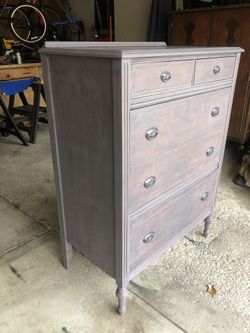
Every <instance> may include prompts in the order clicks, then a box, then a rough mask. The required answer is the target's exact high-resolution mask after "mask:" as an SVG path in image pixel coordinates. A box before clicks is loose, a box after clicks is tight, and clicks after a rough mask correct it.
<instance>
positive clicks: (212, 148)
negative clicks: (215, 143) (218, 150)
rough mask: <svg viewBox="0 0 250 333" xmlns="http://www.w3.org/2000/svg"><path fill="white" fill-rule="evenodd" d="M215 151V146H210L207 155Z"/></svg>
mask: <svg viewBox="0 0 250 333" xmlns="http://www.w3.org/2000/svg"><path fill="white" fill-rule="evenodd" d="M213 152H214V147H212V146H211V147H209V148H208V150H207V152H206V154H207V156H211V155H212V154H213Z"/></svg>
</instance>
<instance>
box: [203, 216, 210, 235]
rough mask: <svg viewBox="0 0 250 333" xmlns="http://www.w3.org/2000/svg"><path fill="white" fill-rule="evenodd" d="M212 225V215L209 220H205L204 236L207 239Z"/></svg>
mask: <svg viewBox="0 0 250 333" xmlns="http://www.w3.org/2000/svg"><path fill="white" fill-rule="evenodd" d="M211 223H212V214H211V215H209V216H208V217H207V218H205V226H204V231H203V236H204V237H207V236H208V231H209V227H210V225H211Z"/></svg>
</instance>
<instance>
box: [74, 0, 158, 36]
mask: <svg viewBox="0 0 250 333" xmlns="http://www.w3.org/2000/svg"><path fill="white" fill-rule="evenodd" d="M94 3H95V1H94V0H84V1H79V0H71V4H72V8H73V10H74V14H75V16H76V18H77V19H79V20H83V21H84V24H85V29H86V39H87V40H92V39H93V36H92V30H91V28H92V27H93V26H94V25H95V16H94ZM151 4H152V0H114V7H115V36H116V41H145V40H147V29H148V21H149V14H150V9H151Z"/></svg>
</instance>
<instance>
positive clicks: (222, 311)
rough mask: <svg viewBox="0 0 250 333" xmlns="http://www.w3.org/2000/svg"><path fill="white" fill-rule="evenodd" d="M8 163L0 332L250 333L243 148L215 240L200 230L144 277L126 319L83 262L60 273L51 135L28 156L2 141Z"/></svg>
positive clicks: (231, 149)
mask: <svg viewBox="0 0 250 333" xmlns="http://www.w3.org/2000/svg"><path fill="white" fill-rule="evenodd" d="M0 156H1V163H0V212H1V215H0V237H1V238H0V333H7V332H8V333H19V332H20V333H21V332H22V333H23V332H25V333H31V332H32V333H36V332H39V333H45V332H46V333H54V332H55V333H56V332H66V333H67V332H68V333H69V332H70V333H85V332H87V333H92V332H97V333H98V332H119V333H120V332H126V333H127V332H129V333H130V332H136V333H137V332H138V333H142V332H147V333H154V332H161V333H163V332H166V333H175V332H176V333H177V332H190V333H191V332H194V333H196V332H197V333H206V332H209V333H212V332H227V333H228V332H233V333H241V332H250V304H249V300H250V294H249V293H250V291H249V290H250V278H249V277H250V267H249V266H250V263H249V262H250V260H249V252H250V251H249V236H248V230H249V224H250V191H249V190H245V189H242V188H239V187H237V186H236V185H234V184H233V183H232V181H231V178H232V176H233V175H234V174H235V172H236V170H237V158H235V145H232V144H231V145H229V146H228V148H227V150H226V156H225V161H224V166H223V174H222V179H221V183H220V188H219V193H218V199H217V206H216V214H215V215H216V216H215V218H214V223H213V226H212V228H211V233H210V235H209V237H208V238H207V239H204V238H203V237H201V231H202V226H200V227H198V228H196V229H195V230H194V231H192V232H191V233H190V234H189V235H187V236H186V237H185V238H184V239H183V240H182V241H180V242H179V243H178V244H177V245H176V246H175V247H173V248H172V249H170V250H169V251H168V252H167V253H166V254H165V255H164V256H162V257H161V258H160V259H159V260H158V261H157V262H156V263H155V264H154V265H153V266H150V267H149V268H148V269H146V270H145V271H144V272H143V273H141V274H140V275H139V276H138V277H136V278H135V279H134V280H133V281H132V282H131V283H130V286H129V293H128V310H127V314H126V315H125V316H124V317H120V316H118V315H117V314H116V311H115V307H116V297H115V282H114V280H113V279H111V278H110V277H108V276H107V275H106V274H105V273H103V272H102V271H101V270H99V269H98V268H97V267H96V266H94V265H93V264H92V263H91V262H89V261H88V260H87V259H86V258H84V257H82V256H81V255H79V254H77V253H75V255H74V258H73V265H72V268H71V269H70V270H68V271H67V270H65V269H64V268H63V266H62V264H61V256H60V244H59V239H58V233H57V228H58V217H57V210H56V198H55V189H54V181H53V172H52V164H51V153H50V147H49V138H48V131H47V126H46V125H41V126H40V129H39V132H38V142H37V144H35V145H30V147H28V148H26V147H23V146H21V145H20V144H19V143H18V141H17V139H16V138H15V137H11V136H10V137H8V138H3V137H1V136H0ZM208 283H213V284H214V286H215V288H216V290H217V294H216V295H215V296H214V297H213V298H212V297H211V295H210V294H209V293H207V292H206V285H207V284H208Z"/></svg>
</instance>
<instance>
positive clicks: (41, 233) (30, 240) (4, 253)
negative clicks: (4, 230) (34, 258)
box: [0, 230, 50, 258]
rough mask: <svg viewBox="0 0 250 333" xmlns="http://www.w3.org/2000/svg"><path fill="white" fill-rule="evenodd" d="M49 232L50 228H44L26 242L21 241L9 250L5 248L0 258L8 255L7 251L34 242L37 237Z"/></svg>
mask: <svg viewBox="0 0 250 333" xmlns="http://www.w3.org/2000/svg"><path fill="white" fill-rule="evenodd" d="M48 232H50V230H44V231H42V232H40V233H39V234H36V235H35V236H34V237H32V238H30V239H27V240H26V241H24V242H21V243H19V244H17V245H15V246H12V247H10V248H8V249H7V250H5V251H3V252H2V253H0V258H1V257H3V256H4V255H6V254H7V253H9V252H12V251H14V250H16V249H18V248H19V247H22V246H24V245H26V244H28V243H30V242H32V241H33V240H35V239H36V238H38V237H41V236H43V235H45V234H47V233H48Z"/></svg>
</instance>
